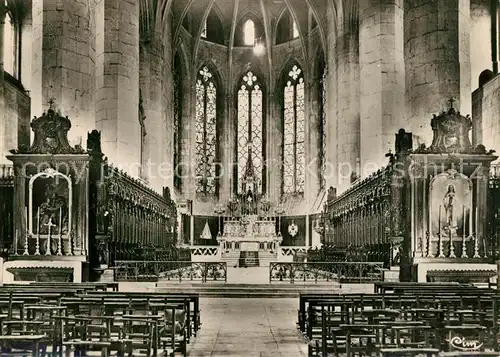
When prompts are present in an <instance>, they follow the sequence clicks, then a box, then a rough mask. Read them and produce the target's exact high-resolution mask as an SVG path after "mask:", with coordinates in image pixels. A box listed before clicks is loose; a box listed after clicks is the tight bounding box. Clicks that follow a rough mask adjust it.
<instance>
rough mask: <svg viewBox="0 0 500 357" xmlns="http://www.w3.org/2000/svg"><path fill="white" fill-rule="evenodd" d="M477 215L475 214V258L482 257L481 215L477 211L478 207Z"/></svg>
mask: <svg viewBox="0 0 500 357" xmlns="http://www.w3.org/2000/svg"><path fill="white" fill-rule="evenodd" d="M475 212H476V215H475V222H474V223H475V225H476V231H475V232H474V256H473V258H480V256H479V242H478V241H479V232H478V231H479V216H478V213H477V207H476V211H475Z"/></svg>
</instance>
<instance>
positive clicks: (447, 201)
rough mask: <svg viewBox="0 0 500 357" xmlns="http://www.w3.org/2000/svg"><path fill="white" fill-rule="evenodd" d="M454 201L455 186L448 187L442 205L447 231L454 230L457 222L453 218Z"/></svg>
mask: <svg viewBox="0 0 500 357" xmlns="http://www.w3.org/2000/svg"><path fill="white" fill-rule="evenodd" d="M454 200H455V186H453V185H448V190H447V192H446V194H445V195H444V197H443V205H444V210H445V215H446V224H447V227H448V229H450V230H451V229H456V228H457V222H456V220H455V217H454V215H453V214H454V212H453V206H454Z"/></svg>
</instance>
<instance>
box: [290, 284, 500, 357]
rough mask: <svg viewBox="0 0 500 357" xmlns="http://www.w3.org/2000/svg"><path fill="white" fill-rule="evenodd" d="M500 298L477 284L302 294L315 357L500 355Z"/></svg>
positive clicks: (302, 317) (301, 314)
mask: <svg viewBox="0 0 500 357" xmlns="http://www.w3.org/2000/svg"><path fill="white" fill-rule="evenodd" d="M499 325H500V294H498V292H497V290H496V289H485V288H477V287H474V286H472V285H460V284H453V283H450V284H443V283H441V284H433V283H377V284H375V291H374V293H373V294H344V295H339V294H326V295H325V294H320V295H318V294H307V293H306V294H300V301H299V310H298V326H299V328H300V331H301V332H302V334H303V336H304V337H305V339H306V341H307V343H308V355H309V356H322V357H326V356H347V357H350V356H382V357H389V356H405V357H407V356H429V357H430V356H448V357H454V356H463V357H465V356H500V352H495V351H500V349H499V342H500V341H499V340H498V338H499V337H500V334H499V332H500V326H499Z"/></svg>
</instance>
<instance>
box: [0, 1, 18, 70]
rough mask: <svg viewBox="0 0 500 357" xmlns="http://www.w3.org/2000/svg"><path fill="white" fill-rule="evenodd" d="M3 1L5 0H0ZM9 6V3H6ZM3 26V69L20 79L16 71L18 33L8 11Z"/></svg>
mask: <svg viewBox="0 0 500 357" xmlns="http://www.w3.org/2000/svg"><path fill="white" fill-rule="evenodd" d="M0 1H3V0H0ZM5 6H7V1H5ZM4 21H5V22H4V24H3V69H4V71H5V72H7V73H9V74H10V75H11V76H13V77H16V78H17V77H18V75H17V69H16V60H17V58H16V57H17V47H18V46H17V41H18V40H17V39H18V33H17V30H16V24H15V22H14V19H13V17H12V14H11V13H10V12H9V11H7V13H6V14H5V19H4Z"/></svg>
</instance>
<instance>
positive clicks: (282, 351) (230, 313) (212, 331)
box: [188, 298, 307, 357]
mask: <svg viewBox="0 0 500 357" xmlns="http://www.w3.org/2000/svg"><path fill="white" fill-rule="evenodd" d="M297 307H298V299H244V298H239V299H238V298H233V299H231V298H224V299H217V298H207V299H202V300H200V308H201V318H202V324H203V326H202V328H201V330H200V331H199V334H198V336H197V337H196V338H195V340H194V341H193V343H191V346H190V349H189V353H188V356H190V357H195V356H196V357H201V356H211V357H229V356H231V357H239V356H241V357H281V356H283V357H285V356H286V357H299V356H307V346H306V344H305V343H304V341H303V340H301V337H300V334H299V332H298V331H297V328H296V325H295V323H296V321H297Z"/></svg>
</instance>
